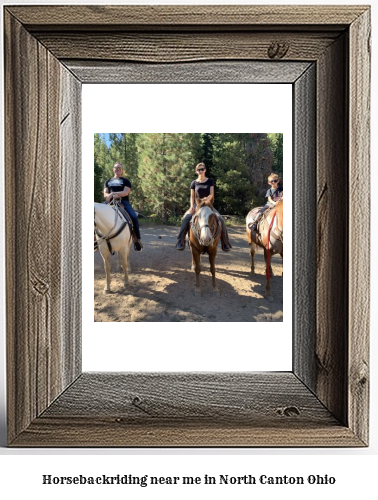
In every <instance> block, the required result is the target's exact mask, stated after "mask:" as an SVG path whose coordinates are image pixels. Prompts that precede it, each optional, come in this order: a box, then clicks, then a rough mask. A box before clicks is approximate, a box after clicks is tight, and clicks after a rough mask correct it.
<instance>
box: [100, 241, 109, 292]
mask: <svg viewBox="0 0 378 500" xmlns="http://www.w3.org/2000/svg"><path fill="white" fill-rule="evenodd" d="M100 251H101V257H102V259H103V261H104V270H105V279H106V285H105V288H104V293H110V281H111V278H110V252H109V251H108V249H106V250H104V249H103V248H101V249H100Z"/></svg>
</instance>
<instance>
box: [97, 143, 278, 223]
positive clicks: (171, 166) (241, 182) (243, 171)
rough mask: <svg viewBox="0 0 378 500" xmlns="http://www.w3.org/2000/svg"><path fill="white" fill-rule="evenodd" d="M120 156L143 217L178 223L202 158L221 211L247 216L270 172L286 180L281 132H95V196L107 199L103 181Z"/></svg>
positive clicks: (258, 200) (261, 198)
mask: <svg viewBox="0 0 378 500" xmlns="http://www.w3.org/2000/svg"><path fill="white" fill-rule="evenodd" d="M116 161H119V162H121V163H122V165H123V166H124V176H125V177H127V178H128V179H129V180H130V181H131V185H132V191H131V195H130V201H131V203H132V205H133V208H134V210H136V211H137V212H139V213H140V214H143V215H144V216H145V217H150V218H154V219H157V220H158V221H159V222H162V223H166V224H177V223H178V222H179V220H180V219H181V217H182V216H183V214H184V213H185V211H186V210H187V209H188V208H189V200H190V198H189V196H190V184H191V182H192V181H193V180H194V179H196V174H195V172H194V171H195V166H196V164H197V163H199V162H204V163H205V165H206V176H207V177H211V178H212V179H213V180H214V182H215V207H216V208H217V210H218V211H219V212H220V213H221V214H224V215H226V214H227V215H234V216H245V215H246V214H247V213H248V212H249V210H250V209H251V208H252V207H253V206H259V205H261V204H262V203H263V202H264V196H265V193H266V191H267V189H268V188H269V186H268V184H267V178H268V176H269V174H270V173H271V172H276V173H277V174H279V176H280V178H281V180H283V134H281V133H270V134H269V133H259V134H257V133H255V134H251V133H246V134H214V133H213V134H210V133H207V134H200V133H191V134H185V133H175V134H169V133H160V134H126V133H108V134H100V133H97V134H94V201H97V202H102V201H103V200H104V198H103V189H104V182H105V181H106V180H107V179H109V178H110V177H112V176H113V170H112V167H113V165H114V163H115V162H116Z"/></svg>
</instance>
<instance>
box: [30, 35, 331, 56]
mask: <svg viewBox="0 0 378 500" xmlns="http://www.w3.org/2000/svg"><path fill="white" fill-rule="evenodd" d="M35 36H36V38H37V39H38V40H39V41H40V42H41V43H42V44H43V45H44V46H45V47H47V48H48V50H49V51H50V52H51V53H52V54H54V55H55V57H58V58H59V59H70V58H73V57H74V58H75V59H83V60H91V59H93V60H96V61H98V60H104V61H135V62H153V63H156V62H159V63H173V62H184V61H188V62H189V61H201V60H202V61H206V60H212V61H213V60H244V59H246V60H252V59H255V60H280V59H285V60H289V61H294V60H299V61H314V60H315V59H318V58H319V57H320V56H321V54H322V53H323V52H324V51H325V50H326V48H327V47H328V46H329V45H331V44H332V43H334V41H335V39H336V38H337V36H338V33H334V32H325V33H323V32H322V33H307V32H299V33H280V32H277V31H272V32H268V33H260V32H258V33H254V32H248V33H245V32H241V33H239V32H226V33H211V32H210V33H208V32H200V33H185V32H184V33H183V32H179V33H160V32H159V33H151V32H148V33H143V32H142V33H140V32H138V33H132V32H127V33H123V32H113V31H112V32H105V33H103V32H100V33H97V32H90V33H86V32H84V33H81V32H79V33H71V32H70V31H68V32H67V31H62V32H59V36H56V33H49V32H37V33H35Z"/></svg>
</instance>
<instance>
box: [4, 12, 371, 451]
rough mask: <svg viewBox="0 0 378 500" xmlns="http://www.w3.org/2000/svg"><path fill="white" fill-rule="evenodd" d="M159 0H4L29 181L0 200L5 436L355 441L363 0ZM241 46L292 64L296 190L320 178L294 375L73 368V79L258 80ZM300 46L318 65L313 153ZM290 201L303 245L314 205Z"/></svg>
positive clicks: (29, 441)
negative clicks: (261, 2) (303, 2)
mask: <svg viewBox="0 0 378 500" xmlns="http://www.w3.org/2000/svg"><path fill="white" fill-rule="evenodd" d="M171 7H172V8H171ZM171 7H169V6H167V7H161V6H153V7H152V6H150V7H145V8H134V7H130V6H124V7H121V8H117V7H109V6H99V7H98V8H96V7H94V8H93V7H89V6H84V7H78V6H62V8H60V7H59V8H57V7H54V6H43V7H39V8H38V7H37V8H36V7H27V6H25V7H21V6H20V7H6V8H5V13H4V20H5V78H6V80H5V123H6V137H5V157H6V158H5V160H6V165H12V166H13V165H22V169H23V175H22V176H20V179H19V182H20V186H21V189H22V192H24V193H25V195H24V196H23V197H22V198H21V199H20V200H19V202H18V216H17V217H15V216H14V210H13V207H11V204H7V207H6V236H7V238H6V259H7V274H6V278H7V309H6V311H7V365H8V366H7V391H8V439H9V444H10V445H11V446H366V445H367V443H368V385H369V384H368V326H369V323H368V313H369V310H368V304H367V298H368V296H367V287H368V282H369V280H368V278H367V277H365V276H364V274H366V273H365V272H364V271H365V269H366V266H367V265H368V260H369V250H368V247H367V246H366V245H365V243H366V241H365V239H366V238H367V237H368V231H367V230H366V228H364V227H362V228H358V231H355V230H353V239H352V237H351V234H352V232H351V230H350V224H351V214H355V213H358V214H359V215H360V216H361V217H362V218H365V219H368V218H369V206H368V203H367V201H366V200H365V196H364V193H365V190H364V189H362V182H363V180H364V179H365V178H366V176H367V175H368V171H369V170H368V169H369V165H368V163H369V143H368V135H369V134H368V131H369V70H370V59H369V51H368V47H369V36H370V17H369V8H368V7H362V6H358V7H350V6H346V7H340V6H335V7H332V8H331V6H330V8H327V7H324V6H321V7H306V6H300V8H299V10H298V9H297V8H296V7H294V6H290V7H287V10H286V11H284V10H277V9H276V7H273V6H266V7H258V6H250V8H249V10H248V9H247V10H241V9H239V8H238V6H235V7H233V6H228V7H227V8H226V9H225V10H224V9H223V7H222V8H219V7H211V6H209V7H206V9H207V10H203V11H201V12H200V9H197V7H194V10H193V9H192V6H191V7H190V8H182V7H178V6H171ZM218 12H220V13H219V14H218ZM289 17H290V19H289ZM168 22H169V23H171V24H170V26H168V25H167V23H168ZM304 26H305V27H306V30H304ZM188 31H190V33H188ZM82 58H85V59H87V60H86V61H83V60H82ZM105 59H106V60H105ZM251 59H254V60H258V61H264V62H266V64H268V63H269V64H271V65H272V66H271V67H270V69H269V71H268V72H267V74H268V77H269V78H272V79H273V78H274V75H278V78H285V81H287V80H286V79H290V71H293V73H292V76H293V75H294V74H295V75H296V77H295V79H294V80H295V81H294V80H293V85H294V88H295V92H294V97H295V106H296V112H295V116H296V119H297V120H298V123H296V133H295V137H296V142H295V148H294V156H295V162H296V165H295V169H296V171H295V178H297V174H298V186H297V187H295V189H302V188H303V189H304V190H305V192H307V191H309V190H310V188H309V186H310V185H311V183H312V182H313V181H314V178H316V190H315V189H314V193H313V196H315V195H316V197H317V208H316V223H317V228H316V237H317V241H318V246H317V249H316V277H315V276H313V272H312V267H311V266H308V268H306V272H305V275H306V281H307V284H308V289H307V288H306V285H305V284H304V285H302V288H301V290H302V291H303V296H301V297H300V298H297V299H296V300H297V303H296V307H297V312H295V317H296V321H297V322H298V321H299V320H300V318H302V319H301V321H302V320H303V324H302V325H301V329H300V330H297V331H296V337H295V342H294V369H293V373H290V374H254V373H249V374H228V375H225V374H219V373H218V374H213V375H209V374H196V375H194V374H182V375H177V374H169V375H164V374H153V375H149V374H134V375H131V374H128V375H126V374H116V375H114V374H109V375H107V374H83V375H80V371H81V367H80V352H81V335H80V321H79V318H80V314H81V311H80V309H81V307H80V299H79V297H80V279H79V274H80V259H79V255H80V241H79V240H80V224H81V221H80V211H79V210H78V209H79V201H78V199H77V193H78V192H79V188H80V184H79V178H80V171H81V165H80V132H79V131H80V128H81V117H80V87H81V83H82V82H83V81H93V82H94V81H95V82H101V80H102V79H104V80H103V81H107V80H106V77H105V76H104V75H105V72H106V71H109V76H108V78H109V80H110V79H114V81H121V80H122V81H124V79H126V80H127V79H129V81H132V82H134V81H144V82H146V83H148V82H151V78H152V76H151V73H152V71H151V69H152V66H155V67H156V68H157V69H156V70H155V72H154V74H153V78H154V79H156V78H157V79H160V81H166V79H167V78H174V79H177V80H176V81H177V82H184V81H185V78H186V77H185V76H184V75H185V72H186V70H187V69H188V68H191V69H193V68H195V71H197V72H198V73H200V69H201V68H206V69H205V70H204V72H203V78H204V79H205V80H204V81H215V80H218V79H220V81H222V78H224V80H225V81H230V79H234V78H235V82H239V81H243V82H245V81H246V79H247V80H249V79H250V78H251V79H252V80H253V79H259V78H261V72H260V71H257V72H256V71H255V72H253V71H252V73H248V71H247V69H246V66H247V63H246V62H247V61H250V60H251ZM222 60H223V61H222ZM127 61H129V62H130V61H133V62H134V63H133V64H129V63H128V64H124V62H127ZM190 61H193V63H191V62H190ZM204 61H207V62H206V63H205V62H204ZM237 61H240V66H239V68H240V69H237V66H238V63H237ZM282 61H287V62H285V64H288V65H291V64H292V61H296V62H294V66H295V67H296V68H297V69H296V70H295V71H294V70H293V68H294V66H291V69H289V70H288V69H287V68H286V69H285V70H283V69H282ZM289 61H291V62H289ZM303 61H310V62H311V61H314V62H315V63H316V84H315V85H316V100H317V117H316V169H314V167H313V165H314V153H313V148H314V145H313V140H312V137H313V130H314V124H313V120H312V118H311V112H312V111H311V109H312V108H311V102H312V98H311V95H312V92H313V84H314V79H313V75H312V74H311V70H309V64H308V63H305V64H304V72H301V71H299V72H298V68H299V67H300V66H298V65H301V64H302V63H303ZM120 62H121V64H118V66H117V68H115V67H114V64H115V63H120ZM148 62H154V63H159V64H154V65H152V66H151V65H149V64H146V63H148ZM162 63H174V64H168V65H166V64H162ZM181 63H184V64H181ZM202 64H206V67H205V66H202ZM255 64H257V65H258V64H259V63H258V62H257V63H255ZM273 65H274V66H273ZM211 66H212V68H211ZM256 67H257V66H256V65H255V68H256ZM169 70H171V75H172V76H168V72H169ZM222 75H223V76H222ZM164 79H165V80H164ZM109 80H108V81H109ZM188 80H189V81H193V80H190V78H189V77H188ZM300 110H302V111H300ZM303 110H306V113H305V112H303ZM307 112H308V113H309V116H307ZM299 138H300V139H299ZM306 152H308V153H309V154H306ZM302 163H303V165H302ZM298 166H299V167H300V168H299V170H298ZM301 169H302V170H301ZM315 170H316V172H315ZM340 178H342V179H343V180H344V182H343V183H340V182H339V179H340ZM13 186H14V174H13V171H12V170H10V169H9V170H7V171H6V179H5V187H6V190H7V194H8V192H11V190H12V187H13ZM73 187H75V189H74V188H73ZM309 195H310V196H311V193H309ZM296 207H297V205H296ZM295 209H296V210H297V208H295ZM75 214H78V215H75ZM295 217H296V219H295V225H296V226H297V225H298V226H299V227H298V228H297V227H296V228H295V238H296V242H295V244H294V248H295V252H299V253H302V250H301V248H302V247H301V245H303V243H299V239H298V238H299V236H298V235H300V234H301V233H300V232H302V233H303V232H308V231H309V227H308V226H309V225H312V224H313V221H314V213H313V210H312V209H310V210H308V209H307V207H306V211H305V212H304V215H303V216H300V217H299V216H298V214H295ZM298 217H299V218H298ZM353 227H354V226H353ZM314 236H315V233H314V232H313V233H309V234H308V235H306V242H307V243H309V242H310V241H312V238H314ZM361 240H362V243H361ZM20 241H22V242H23V244H20ZM301 258H302V260H300V262H304V259H303V256H302V257H301ZM309 260H310V261H313V260H314V255H313V254H311V256H310V258H309ZM306 262H307V261H306ZM296 272H299V271H298V267H297V268H296ZM294 279H295V280H296V281H295V283H296V284H297V286H299V285H298V277H295V278H294ZM15 284H16V286H15ZM314 287H315V288H316V304H314ZM302 307H303V308H305V310H302ZM314 310H315V312H316V321H315V322H313V321H312V320H311V316H313V315H314ZM298 332H299V333H298ZM297 333H298V335H297ZM306 339H307V340H306ZM79 375H80V376H79Z"/></svg>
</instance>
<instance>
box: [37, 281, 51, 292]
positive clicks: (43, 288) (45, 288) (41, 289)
mask: <svg viewBox="0 0 378 500" xmlns="http://www.w3.org/2000/svg"><path fill="white" fill-rule="evenodd" d="M33 289H34V290H35V291H36V292H37V293H39V294H40V295H46V293H47V292H48V291H49V285H48V284H47V283H44V282H43V281H41V280H37V281H35V282H34V283H33Z"/></svg>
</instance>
